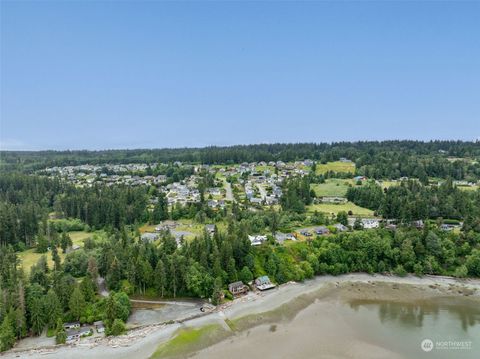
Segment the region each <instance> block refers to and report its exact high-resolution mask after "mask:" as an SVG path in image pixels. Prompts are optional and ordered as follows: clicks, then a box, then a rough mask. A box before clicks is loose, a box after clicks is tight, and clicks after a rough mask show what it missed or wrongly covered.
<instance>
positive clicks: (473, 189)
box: [457, 186, 480, 191]
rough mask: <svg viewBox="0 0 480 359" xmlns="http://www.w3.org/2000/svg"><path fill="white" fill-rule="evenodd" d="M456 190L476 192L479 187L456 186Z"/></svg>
mask: <svg viewBox="0 0 480 359" xmlns="http://www.w3.org/2000/svg"><path fill="white" fill-rule="evenodd" d="M457 188H458V189H459V190H462V191H476V190H478V189H479V188H480V187H479V186H457Z"/></svg>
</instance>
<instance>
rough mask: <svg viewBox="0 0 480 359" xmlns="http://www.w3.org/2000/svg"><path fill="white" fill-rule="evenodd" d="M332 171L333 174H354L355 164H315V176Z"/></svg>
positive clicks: (337, 162)
mask: <svg viewBox="0 0 480 359" xmlns="http://www.w3.org/2000/svg"><path fill="white" fill-rule="evenodd" d="M328 171H333V172H350V173H354V172H355V163H353V162H340V161H336V162H327V163H325V164H322V163H317V171H316V174H317V175H321V174H324V173H325V172H328Z"/></svg>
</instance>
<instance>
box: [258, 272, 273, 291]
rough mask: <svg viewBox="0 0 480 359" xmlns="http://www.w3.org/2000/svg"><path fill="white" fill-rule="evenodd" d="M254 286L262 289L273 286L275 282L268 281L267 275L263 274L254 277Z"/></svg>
mask: <svg viewBox="0 0 480 359" xmlns="http://www.w3.org/2000/svg"><path fill="white" fill-rule="evenodd" d="M255 287H256V288H257V289H258V290H261V291H264V290H268V289H272V288H275V284H273V283H272V282H271V281H270V278H268V276H266V275H264V276H262V277H258V278H257V279H255Z"/></svg>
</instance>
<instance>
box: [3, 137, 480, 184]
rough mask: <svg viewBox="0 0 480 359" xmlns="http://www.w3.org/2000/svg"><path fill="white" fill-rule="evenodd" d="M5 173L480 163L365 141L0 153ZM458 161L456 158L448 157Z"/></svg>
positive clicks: (467, 168) (450, 149)
mask: <svg viewBox="0 0 480 359" xmlns="http://www.w3.org/2000/svg"><path fill="white" fill-rule="evenodd" d="M0 155H1V156H0V168H1V169H2V170H4V171H14V170H20V171H27V172H31V171H34V170H39V169H43V168H45V167H49V166H66V165H79V164H85V163H90V164H99V165H101V164H106V163H155V162H160V163H173V162H175V161H181V162H185V163H203V164H233V163H241V162H259V161H279V160H280V161H284V162H289V161H295V160H303V159H307V158H309V159H313V160H316V161H318V162H322V163H326V162H328V161H337V160H339V159H340V158H347V159H350V160H352V161H354V162H355V163H356V167H357V169H358V174H362V175H367V176H369V177H375V178H381V177H382V178H399V177H403V176H408V177H417V178H420V180H424V178H425V176H430V177H446V176H450V177H452V178H455V179H478V178H479V177H480V165H479V164H478V161H477V163H475V162H472V161H468V160H467V161H465V160H462V158H464V159H465V158H466V159H478V158H479V156H480V144H479V143H478V142H462V141H431V142H421V141H383V142H376V141H365V142H336V143H331V144H327V143H296V144H280V143H277V144H258V145H243V146H230V147H215V146H213V147H204V148H178V149H141V150H140V149H139V150H106V151H39V152H28V151H25V152H18V151H17V152H16V151H3V152H1V153H0ZM449 156H450V157H453V158H458V159H457V160H451V159H448V158H447V157H449Z"/></svg>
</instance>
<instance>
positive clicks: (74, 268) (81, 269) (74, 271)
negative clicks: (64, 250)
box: [64, 250, 88, 277]
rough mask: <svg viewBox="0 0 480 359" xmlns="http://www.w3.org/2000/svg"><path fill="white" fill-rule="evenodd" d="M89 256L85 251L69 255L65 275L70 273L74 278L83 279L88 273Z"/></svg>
mask: <svg viewBox="0 0 480 359" xmlns="http://www.w3.org/2000/svg"><path fill="white" fill-rule="evenodd" d="M87 267H88V256H87V254H86V253H85V251H83V250H77V251H75V252H72V253H69V254H67V256H66V257H65V262H64V268H65V273H70V274H71V275H73V276H74V277H83V276H84V275H85V274H86V273H87Z"/></svg>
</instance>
